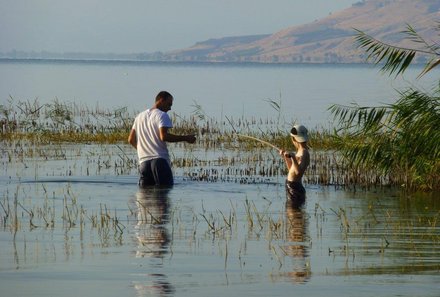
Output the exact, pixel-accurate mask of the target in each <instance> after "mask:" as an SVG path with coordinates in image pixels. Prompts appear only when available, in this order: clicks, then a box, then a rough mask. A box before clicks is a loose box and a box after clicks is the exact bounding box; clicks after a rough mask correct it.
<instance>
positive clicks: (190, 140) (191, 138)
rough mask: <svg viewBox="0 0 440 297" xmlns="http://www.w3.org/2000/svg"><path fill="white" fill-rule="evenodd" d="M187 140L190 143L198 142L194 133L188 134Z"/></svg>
mask: <svg viewBox="0 0 440 297" xmlns="http://www.w3.org/2000/svg"><path fill="white" fill-rule="evenodd" d="M186 142H188V143H194V142H196V136H195V135H194V134H191V135H187V136H186Z"/></svg>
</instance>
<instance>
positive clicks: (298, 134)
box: [290, 125, 309, 142]
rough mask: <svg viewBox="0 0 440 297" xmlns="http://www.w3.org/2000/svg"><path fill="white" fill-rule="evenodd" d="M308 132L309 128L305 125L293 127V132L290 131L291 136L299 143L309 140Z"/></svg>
mask: <svg viewBox="0 0 440 297" xmlns="http://www.w3.org/2000/svg"><path fill="white" fill-rule="evenodd" d="M307 132H308V131H307V128H306V127H304V126H303V125H295V126H293V128H292V130H290V136H292V137H293V138H295V140H296V141H297V142H306V141H307V140H309V136H308V135H307Z"/></svg>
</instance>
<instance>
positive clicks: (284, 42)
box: [143, 0, 440, 63]
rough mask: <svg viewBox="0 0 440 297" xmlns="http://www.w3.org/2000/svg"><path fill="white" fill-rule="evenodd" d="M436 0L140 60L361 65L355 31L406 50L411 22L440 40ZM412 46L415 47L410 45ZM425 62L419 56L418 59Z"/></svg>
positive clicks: (385, 5) (388, 1)
mask: <svg viewBox="0 0 440 297" xmlns="http://www.w3.org/2000/svg"><path fill="white" fill-rule="evenodd" d="M439 21H440V1H439V0H367V1H365V0H364V1H360V2H357V3H354V4H353V5H352V6H351V7H349V8H347V9H344V10H342V11H339V12H336V13H333V14H331V15H329V16H327V17H325V18H323V19H320V20H316V21H315V22H313V23H309V24H305V25H301V26H294V27H289V28H286V29H284V30H281V31H279V32H276V33H274V34H269V35H254V36H237V37H225V38H220V39H210V40H207V41H203V42H198V43H196V44H195V45H193V46H192V47H190V48H186V49H180V50H175V51H172V52H168V53H155V54H149V55H146V56H144V57H143V58H147V59H153V60H165V61H210V62H260V63H357V62H364V61H365V57H364V56H363V53H362V52H360V51H359V50H357V49H356V46H355V44H354V39H353V36H354V34H355V30H354V29H355V28H356V29H359V30H362V31H364V32H366V33H368V34H370V35H372V36H374V37H376V38H378V39H380V40H382V41H385V42H388V43H392V44H397V45H401V46H405V45H407V44H408V40H404V39H403V37H404V36H405V35H403V34H402V31H403V30H405V29H406V26H407V24H410V25H411V26H412V27H413V28H415V29H416V30H417V32H419V33H420V34H421V35H422V36H424V37H425V38H427V39H431V40H439V31H435V30H434V28H436V27H438V26H439V23H438V22H439ZM412 46H414V44H412ZM422 58H423V57H422Z"/></svg>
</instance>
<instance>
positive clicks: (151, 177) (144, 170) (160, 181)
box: [139, 158, 174, 187]
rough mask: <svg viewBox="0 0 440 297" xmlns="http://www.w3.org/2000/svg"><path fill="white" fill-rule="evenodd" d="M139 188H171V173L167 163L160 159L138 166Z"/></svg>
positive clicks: (172, 182)
mask: <svg viewBox="0 0 440 297" xmlns="http://www.w3.org/2000/svg"><path fill="white" fill-rule="evenodd" d="M139 174H140V178H139V186H141V187H147V186H172V185H173V184H174V180H173V172H172V171H171V167H170V164H168V161H167V160H165V159H162V158H158V159H152V160H148V161H145V162H142V163H141V164H140V165H139Z"/></svg>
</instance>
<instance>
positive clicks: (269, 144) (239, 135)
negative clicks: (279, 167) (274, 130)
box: [236, 133, 281, 151]
mask: <svg viewBox="0 0 440 297" xmlns="http://www.w3.org/2000/svg"><path fill="white" fill-rule="evenodd" d="M236 135H237V136H238V137H243V138H248V139H252V140H255V141H258V142H261V143H263V144H265V145H268V146H270V147H272V148H274V149H276V150H277V151H281V149H280V148H279V147H276V146H275V145H273V144H272V143H269V142H267V141H264V140H261V139H258V138H256V137H253V136H249V135H244V134H238V133H236Z"/></svg>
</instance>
